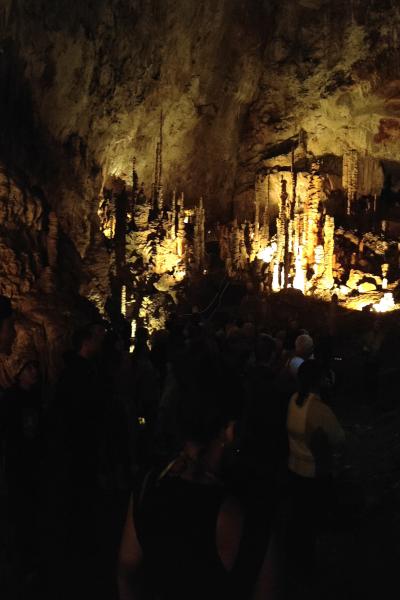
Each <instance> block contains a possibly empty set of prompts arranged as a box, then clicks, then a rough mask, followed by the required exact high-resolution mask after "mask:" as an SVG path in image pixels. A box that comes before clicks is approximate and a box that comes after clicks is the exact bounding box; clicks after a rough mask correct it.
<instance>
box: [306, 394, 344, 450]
mask: <svg viewBox="0 0 400 600" xmlns="http://www.w3.org/2000/svg"><path fill="white" fill-rule="evenodd" d="M307 429H308V433H309V435H310V437H311V436H312V435H314V434H316V432H318V433H319V434H320V435H322V434H323V435H324V436H326V439H327V441H328V443H329V445H330V446H331V447H334V448H335V447H340V446H343V444H344V442H345V433H344V430H343V428H342V426H341V425H340V423H339V421H338V420H337V418H336V417H335V415H334V413H333V412H332V410H331V409H330V408H329V406H327V405H326V404H324V403H323V402H321V401H319V400H317V401H314V402H313V403H312V406H311V407H310V412H309V415H308V419H307Z"/></svg>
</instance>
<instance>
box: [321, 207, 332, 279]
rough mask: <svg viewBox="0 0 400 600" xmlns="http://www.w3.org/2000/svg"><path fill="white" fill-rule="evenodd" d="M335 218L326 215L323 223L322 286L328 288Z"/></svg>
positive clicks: (330, 276) (330, 274)
mask: <svg viewBox="0 0 400 600" xmlns="http://www.w3.org/2000/svg"><path fill="white" fill-rule="evenodd" d="M334 235H335V220H334V218H333V217H330V216H329V215H326V217H325V224H324V276H323V287H324V288H325V289H328V290H330V289H331V288H332V287H333V283H334V280H333V262H334V258H333V257H334V254H333V253H334V248H335V239H334Z"/></svg>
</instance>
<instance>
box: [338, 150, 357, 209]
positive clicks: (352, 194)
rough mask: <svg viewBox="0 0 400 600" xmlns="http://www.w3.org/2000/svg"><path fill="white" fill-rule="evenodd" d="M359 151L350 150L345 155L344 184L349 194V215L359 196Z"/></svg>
mask: <svg viewBox="0 0 400 600" xmlns="http://www.w3.org/2000/svg"><path fill="white" fill-rule="evenodd" d="M358 161H359V159H358V152H357V150H350V151H349V152H346V153H345V154H344V155H343V176H342V185H343V188H344V189H345V191H346V194H347V207H346V212H347V215H351V210H352V204H353V202H354V200H355V199H356V197H357V191H358V179H359V177H358V175H359V173H358V171H359V168H358Z"/></svg>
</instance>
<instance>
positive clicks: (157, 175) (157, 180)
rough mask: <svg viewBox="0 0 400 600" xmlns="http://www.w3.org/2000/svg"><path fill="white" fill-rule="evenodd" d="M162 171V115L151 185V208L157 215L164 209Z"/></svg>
mask: <svg viewBox="0 0 400 600" xmlns="http://www.w3.org/2000/svg"><path fill="white" fill-rule="evenodd" d="M162 171H163V113H162V111H161V115H160V137H159V141H158V142H157V146H156V162H155V167H154V181H153V185H152V208H153V210H154V211H155V212H156V213H158V212H162V210H163V208H164V198H163V184H162Z"/></svg>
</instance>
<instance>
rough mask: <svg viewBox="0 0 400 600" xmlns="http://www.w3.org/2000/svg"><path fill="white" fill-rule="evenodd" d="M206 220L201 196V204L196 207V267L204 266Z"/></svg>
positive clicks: (194, 249) (194, 252)
mask: <svg viewBox="0 0 400 600" xmlns="http://www.w3.org/2000/svg"><path fill="white" fill-rule="evenodd" d="M204 222H205V212H204V208H203V199H202V198H200V202H199V206H198V207H196V208H195V223H194V248H193V254H194V264H195V267H196V269H202V268H203V267H204V259H205V247H204Z"/></svg>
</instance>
